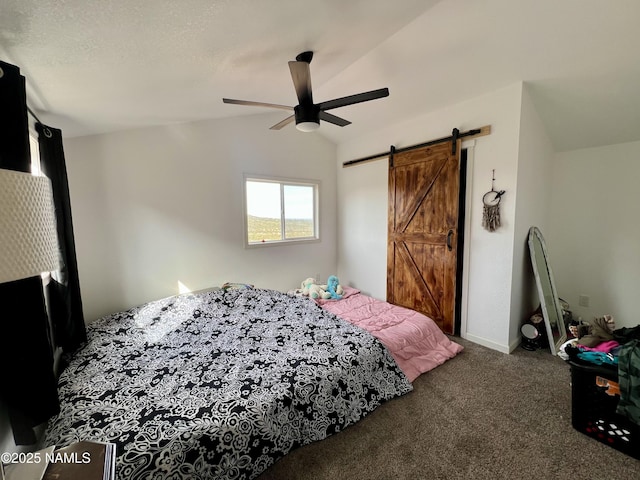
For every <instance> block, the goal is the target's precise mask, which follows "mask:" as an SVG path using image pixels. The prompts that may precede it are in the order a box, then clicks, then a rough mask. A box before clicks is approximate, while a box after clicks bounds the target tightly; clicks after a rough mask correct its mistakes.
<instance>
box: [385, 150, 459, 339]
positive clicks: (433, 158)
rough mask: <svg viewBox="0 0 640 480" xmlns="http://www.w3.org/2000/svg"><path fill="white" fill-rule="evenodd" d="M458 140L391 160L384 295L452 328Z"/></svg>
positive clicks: (445, 328)
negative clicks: (453, 143)
mask: <svg viewBox="0 0 640 480" xmlns="http://www.w3.org/2000/svg"><path fill="white" fill-rule="evenodd" d="M460 146H461V143H460V141H459V140H457V142H456V145H455V153H453V152H452V150H453V149H452V143H451V142H445V143H439V144H436V145H431V146H427V147H419V148H415V149H412V150H408V151H403V152H402V153H397V154H394V155H393V156H392V157H391V161H390V162H389V230H388V247H387V301H388V302H390V303H393V304H396V305H402V306H404V307H408V308H411V309H413V310H417V311H419V312H422V313H424V314H425V315H427V316H429V317H430V318H432V319H433V320H434V321H435V322H436V323H437V324H438V326H439V327H440V329H442V331H443V332H444V333H447V334H453V333H454V329H455V302H456V263H457V244H458V232H457V230H458V196H459V188H460V186H459V185H460V184H459V182H460Z"/></svg>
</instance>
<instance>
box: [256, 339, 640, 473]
mask: <svg viewBox="0 0 640 480" xmlns="http://www.w3.org/2000/svg"><path fill="white" fill-rule="evenodd" d="M452 339H453V340H454V341H456V342H458V343H460V344H461V345H463V346H464V347H465V349H464V350H463V352H462V353H460V354H459V355H457V356H456V357H454V358H453V359H451V360H449V361H447V362H446V363H444V364H443V365H441V366H439V367H437V368H436V369H434V370H432V371H431V372H427V373H425V374H423V375H421V376H420V377H418V378H417V379H416V380H415V381H414V390H413V391H412V392H411V393H409V394H407V395H405V396H403V397H400V398H396V399H393V400H391V401H389V402H387V403H385V404H384V405H382V406H381V407H379V408H378V409H377V410H376V411H374V412H373V413H371V414H370V415H368V416H367V417H366V418H364V419H363V420H361V421H360V422H358V423H357V424H355V425H352V426H350V427H348V428H346V429H345V430H344V431H342V432H340V433H338V434H336V435H333V436H331V437H329V438H328V439H326V440H323V441H320V442H316V443H313V444H310V445H306V446H303V447H301V448H298V449H296V450H294V451H292V452H291V453H289V454H288V455H287V456H286V457H284V458H283V459H281V460H280V461H279V462H277V463H276V464H275V465H273V466H272V467H271V468H269V469H268V470H267V471H265V472H264V473H263V474H262V475H260V476H259V477H258V480H276V479H277V480H302V479H305V480H329V479H331V480H336V479H343V478H344V479H407V480H409V479H491V480H499V479H525V478H530V479H574V478H575V479H581V480H600V479H602V480H605V479H606V480H613V479H616V480H627V479H629V480H632V479H633V480H637V479H640V460H636V459H634V458H632V457H630V456H627V455H625V454H623V453H621V452H619V451H618V450H616V449H614V448H611V447H609V446H607V445H604V444H602V443H600V442H598V441H596V440H594V439H592V438H590V437H588V436H586V435H584V434H582V433H581V432H578V431H577V430H575V429H574V428H573V427H572V425H571V373H570V368H569V365H568V364H567V363H566V362H564V361H563V360H562V359H560V358H559V357H557V356H553V355H551V354H550V352H549V350H548V349H547V350H536V351H533V352H531V351H527V350H524V349H522V348H518V349H516V350H515V351H514V352H513V353H511V354H503V353H500V352H497V351H495V350H491V349H488V348H485V347H483V346H480V345H477V344H474V343H471V342H468V341H466V340H464V339H461V338H458V337H455V338H452ZM636 440H637V442H638V443H636V446H637V447H638V449H639V450H640V438H638V439H636Z"/></svg>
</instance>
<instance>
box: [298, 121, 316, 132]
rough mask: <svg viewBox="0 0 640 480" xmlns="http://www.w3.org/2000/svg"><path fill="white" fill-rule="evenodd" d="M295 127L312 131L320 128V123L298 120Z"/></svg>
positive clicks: (304, 130) (302, 130)
mask: <svg viewBox="0 0 640 480" xmlns="http://www.w3.org/2000/svg"><path fill="white" fill-rule="evenodd" d="M296 128H297V129H298V130H300V131H301V132H313V131H315V130H317V129H318V128H320V124H319V123H316V122H300V123H296Z"/></svg>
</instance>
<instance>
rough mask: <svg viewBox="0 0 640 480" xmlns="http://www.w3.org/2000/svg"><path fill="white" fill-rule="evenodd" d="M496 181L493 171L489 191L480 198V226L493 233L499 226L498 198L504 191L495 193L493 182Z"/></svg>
mask: <svg viewBox="0 0 640 480" xmlns="http://www.w3.org/2000/svg"><path fill="white" fill-rule="evenodd" d="M495 181H496V171H495V170H493V177H492V178H491V190H490V191H489V192H487V193H485V194H484V195H483V196H482V203H483V205H484V207H483V211H482V226H483V227H484V228H486V229H487V230H489V231H490V232H493V231H495V230H496V229H497V228H498V227H499V226H500V198H501V197H502V195H504V193H505V191H504V190H500V191H496V189H495V188H494V182H495Z"/></svg>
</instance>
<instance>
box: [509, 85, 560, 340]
mask: <svg viewBox="0 0 640 480" xmlns="http://www.w3.org/2000/svg"><path fill="white" fill-rule="evenodd" d="M554 160H555V153H554V149H553V146H552V144H551V140H550V139H549V137H548V135H547V132H546V130H545V127H544V125H543V123H542V120H541V119H540V117H539V116H538V112H537V111H536V108H535V105H534V104H533V101H532V99H531V96H530V93H529V89H528V87H527V86H526V85H525V88H524V89H523V92H522V110H521V115H520V138H519V148H518V177H517V178H518V183H517V192H518V195H517V197H515V199H514V200H515V203H516V213H515V226H514V247H513V278H512V283H511V322H510V326H509V342H510V345H511V348H512V349H513V348H515V347H516V346H517V344H518V343H519V342H520V326H521V325H522V323H523V322H524V321H525V320H526V319H527V318H528V317H529V316H530V314H531V313H532V312H533V311H534V310H535V309H536V308H537V307H538V305H540V300H539V298H538V293H537V288H536V283H535V277H534V274H533V269H532V267H531V257H530V255H529V246H528V243H527V241H528V236H529V228H530V227H532V226H536V227H538V228H539V229H540V231H541V232H542V235H543V236H544V237H545V243H546V245H547V248H548V253H549V257H550V259H551V265H552V271H553V273H554V277H555V262H554V261H553V259H554V255H553V250H554V245H553V242H551V243H550V242H549V241H548V238H547V236H548V234H549V233H550V231H549V210H550V196H551V186H552V184H551V182H550V181H549V179H550V178H552V175H553V162H554ZM512 197H513V195H512Z"/></svg>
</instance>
